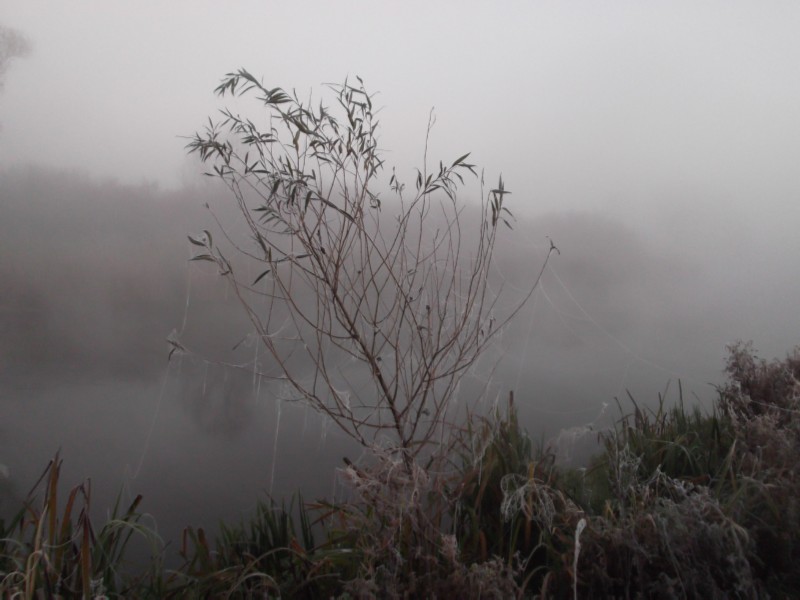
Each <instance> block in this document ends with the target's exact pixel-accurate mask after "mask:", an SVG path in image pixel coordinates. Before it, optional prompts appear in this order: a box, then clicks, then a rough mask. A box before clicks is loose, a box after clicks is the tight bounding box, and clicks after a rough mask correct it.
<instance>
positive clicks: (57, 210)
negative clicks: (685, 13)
mask: <svg viewBox="0 0 800 600" xmlns="http://www.w3.org/2000/svg"><path fill="white" fill-rule="evenodd" d="M0 194H2V196H1V197H2V219H0V279H1V280H2V282H3V297H2V306H0V331H2V337H0V358H1V362H0V365H2V367H1V368H2V371H1V372H0V411H2V414H0V422H1V423H2V427H0V463H2V464H3V465H5V466H6V467H7V469H8V474H9V478H8V481H6V482H5V488H4V489H5V493H4V496H3V510H4V511H7V510H9V509H10V507H12V506H15V505H16V504H15V502H16V501H18V500H19V499H20V497H23V496H24V495H25V493H26V492H27V491H28V489H29V487H30V486H31V485H32V483H33V482H34V481H35V479H36V478H37V477H38V475H39V473H40V472H41V470H42V469H43V468H44V467H45V465H46V464H47V461H48V460H49V459H50V458H51V457H52V456H53V454H54V453H55V452H56V451H57V450H60V452H61V456H62V457H63V458H64V474H63V480H64V481H67V482H70V483H74V484H77V483H78V482H79V481H81V480H82V479H83V478H86V477H91V478H92V481H93V486H94V489H95V506H96V507H108V506H110V505H111V504H112V503H113V500H114V498H115V496H116V494H117V493H118V492H119V491H120V489H123V497H124V498H128V499H130V498H132V497H133V496H135V495H136V494H138V493H141V494H143V495H144V498H145V503H144V505H143V508H144V509H145V510H147V511H149V512H150V513H152V514H153V516H154V517H155V518H156V520H157V523H158V526H159V530H160V532H161V533H162V535H164V537H165V538H167V539H178V537H177V536H178V535H179V532H180V530H181V528H182V527H184V526H186V525H198V524H202V525H204V526H207V527H208V526H211V527H212V528H213V524H214V523H216V522H217V521H218V519H221V518H226V519H234V520H236V519H238V518H239V517H240V516H243V515H247V514H248V511H249V510H250V509H251V508H252V507H253V505H254V503H255V500H256V498H258V497H259V495H262V497H263V495H264V494H266V493H270V492H271V493H272V494H273V495H275V496H276V497H283V496H288V495H291V494H292V493H293V492H295V491H298V490H302V491H303V492H304V493H305V494H306V496H307V497H317V496H326V497H329V498H330V497H332V496H334V495H336V494H341V493H343V490H342V488H341V487H340V486H338V484H337V480H336V468H337V467H339V466H340V465H341V464H342V463H341V461H342V457H343V456H349V457H351V458H353V459H354V460H357V459H358V458H360V457H359V454H358V453H359V450H358V449H357V448H354V447H353V445H352V444H351V443H349V442H348V441H347V440H346V439H345V438H344V437H343V435H342V434H341V433H339V432H338V431H336V429H335V428H334V427H333V426H331V425H330V424H328V423H324V422H321V421H320V419H319V418H318V417H317V416H316V415H315V414H314V413H312V412H311V411H309V410H308V409H306V408H304V407H302V406H298V405H296V404H294V403H291V402H287V401H281V400H280V398H281V397H286V396H285V394H283V396H282V390H281V389H280V386H276V385H275V384H269V383H266V382H262V381H259V380H258V379H257V378H254V377H253V375H252V373H251V369H250V368H248V365H251V364H252V361H253V360H254V359H256V358H257V357H256V356H255V352H256V346H255V344H254V341H253V339H252V337H248V336H249V334H251V333H252V329H251V327H250V326H249V324H248V322H247V321H246V319H245V317H244V314H243V312H242V311H241V309H240V307H239V306H238V303H237V302H236V301H235V299H234V298H233V295H232V294H231V293H230V290H227V289H226V286H225V284H224V282H223V281H222V280H221V279H220V278H219V277H218V276H217V275H216V274H215V273H214V271H213V269H208V268H207V267H208V265H202V264H198V263H190V262H189V261H188V258H189V257H190V256H191V250H190V245H189V243H188V241H186V235H187V234H190V233H197V232H198V231H200V230H201V229H203V228H210V227H213V226H214V225H213V220H212V219H211V217H210V213H209V211H208V210H206V209H205V208H204V204H205V203H209V204H210V205H211V207H212V209H214V210H216V211H221V212H219V214H223V215H224V214H226V213H225V211H226V210H227V209H226V208H225V207H226V206H228V207H230V204H231V203H230V199H229V198H228V197H227V195H226V193H225V191H224V190H221V189H219V188H217V187H214V186H207V187H202V186H195V187H191V188H185V189H181V190H176V191H159V190H158V189H157V188H156V187H154V186H131V185H120V184H116V183H111V182H98V181H96V180H93V179H91V178H89V177H87V176H83V175H78V174H75V173H67V172H61V171H55V170H50V169H45V168H33V167H31V168H19V169H7V170H5V171H3V172H2V174H0ZM514 227H515V229H514V230H513V231H506V232H504V234H503V236H502V238H501V242H500V244H499V246H498V250H497V269H496V273H495V279H496V282H497V291H498V292H500V293H502V295H503V297H507V298H508V299H509V300H510V299H513V298H514V296H515V295H517V294H521V293H523V291H524V289H525V288H526V286H527V285H529V284H530V282H531V281H532V280H533V277H534V276H535V272H536V271H537V270H538V268H539V266H540V265H541V260H542V258H543V256H544V253H545V252H546V250H547V248H549V244H550V239H552V240H554V241H556V243H557V245H558V247H559V249H560V251H561V254H560V255H556V256H554V257H553V259H552V263H551V265H552V267H551V268H550V269H548V271H547V272H546V273H545V277H544V278H543V280H542V283H541V287H540V288H539V290H538V291H537V292H536V294H535V295H534V297H533V298H532V300H531V302H530V303H529V305H528V306H527V307H526V308H525V309H524V310H523V311H522V313H520V315H519V316H518V317H517V319H516V320H515V321H514V322H513V324H512V326H511V327H509V328H508V329H507V330H506V331H504V332H502V334H501V335H500V336H499V337H498V339H497V342H496V343H495V344H494V345H493V346H492V347H491V348H490V349H489V350H488V352H487V356H486V360H484V361H482V362H481V363H480V364H478V365H477V366H476V367H475V369H474V370H473V371H472V372H471V373H470V376H469V379H468V380H467V382H466V383H465V385H464V386H463V389H464V395H463V397H465V398H466V394H469V393H473V394H474V393H475V392H474V390H482V391H483V392H484V394H485V404H484V407H486V408H488V407H490V406H492V405H493V404H495V403H499V404H501V405H503V404H504V403H505V402H506V399H507V396H508V393H509V391H511V390H514V392H515V401H516V405H517V406H518V407H519V411H520V416H521V421H522V424H523V426H524V427H525V428H527V429H528V431H529V432H530V433H531V434H532V435H533V436H534V437H535V438H536V439H543V440H549V441H550V443H552V444H554V447H556V448H557V449H558V451H559V453H560V456H561V458H562V459H565V460H579V459H581V458H585V456H586V453H587V452H588V451H589V450H590V449H591V447H592V444H593V443H594V441H595V439H596V431H597V430H598V429H601V428H602V427H604V426H606V425H607V424H608V422H609V419H610V418H614V417H615V416H616V415H617V413H616V410H617V409H616V407H615V404H614V398H615V397H620V398H624V397H625V395H626V393H627V391H630V393H631V394H632V395H633V396H634V397H635V398H636V400H637V402H640V403H642V404H652V403H654V402H655V401H656V400H657V394H658V393H659V392H661V391H663V390H664V389H665V386H667V385H669V386H671V390H672V396H671V397H672V398H673V399H675V398H676V395H675V394H676V393H677V382H678V379H680V380H681V382H682V385H683V391H684V395H685V398H686V399H687V400H689V401H693V400H696V401H699V402H701V403H703V404H704V405H706V406H709V405H710V403H711V402H712V401H713V397H714V393H713V392H714V390H713V387H712V385H710V384H714V383H718V382H720V381H721V369H722V366H723V360H724V356H725V354H724V346H725V345H726V344H728V343H731V342H733V341H735V339H737V338H740V337H754V338H755V339H756V342H757V345H758V344H761V347H762V348H764V347H766V352H772V353H777V354H782V353H783V352H785V351H786V350H788V349H789V347H791V343H792V336H793V335H794V333H793V332H792V331H785V330H784V329H785V328H782V326H781V324H782V323H790V322H792V319H793V318H794V316H793V315H794V313H793V312H791V310H790V309H791V306H793V302H794V301H796V300H797V299H800V295H798V289H797V286H796V284H791V283H788V284H787V281H786V279H785V277H784V274H782V273H781V272H775V273H774V274H773V275H772V276H769V274H768V273H759V276H760V282H759V287H758V289H751V288H749V287H748V286H741V287H740V288H738V292H739V293H740V295H739V296H731V295H730V294H731V286H732V283H731V281H732V278H731V277H730V276H729V275H727V274H726V273H724V272H723V273H719V272H715V270H714V269H715V268H717V266H718V265H714V263H713V261H710V260H706V261H705V262H704V261H703V260H700V259H698V258H697V257H691V256H686V255H682V254H680V253H674V252H670V251H669V247H666V246H664V245H659V242H658V240H654V239H648V238H647V237H644V236H642V235H640V234H638V233H637V231H636V230H635V229H634V228H632V227H631V226H629V225H626V224H625V223H623V222H622V221H620V220H615V219H613V218H611V217H608V216H602V215H599V214H597V213H591V212H583V213H581V212H571V213H566V212H565V213H550V214H545V215H542V216H540V217H538V218H535V219H531V218H527V217H525V218H520V219H519V220H518V221H517V222H516V223H515V224H514ZM747 268H749V267H748V266H747V265H746V264H745V265H743V266H742V269H743V270H744V269H747ZM733 279H735V278H733ZM775 288H779V289H781V290H782V291H783V293H784V294H786V295H788V297H783V298H771V297H770V298H768V301H769V302H770V303H771V305H772V306H773V307H775V311H773V312H772V313H770V314H766V315H765V314H764V312H763V311H762V310H758V306H759V303H760V302H763V301H766V300H765V299H764V298H762V296H761V295H762V294H769V293H770V290H772V289H775ZM781 308H783V309H784V310H786V311H787V312H785V313H782V312H781ZM748 315H752V320H750V318H748ZM765 324H766V326H767V329H768V330H769V331H770V332H771V335H770V336H761V337H760V338H759V337H758V335H759V331H760V330H762V329H763V328H764V327H765ZM769 326H772V329H769ZM173 331H178V332H180V334H181V335H180V339H181V342H182V343H184V344H185V345H186V347H187V348H189V349H190V350H191V352H189V353H177V354H176V355H174V356H173V357H172V359H171V360H170V361H167V355H168V345H167V343H166V338H167V337H168V336H169V335H170V334H171V332H173ZM781 332H782V335H781ZM781 343H784V344H785V347H784V348H781V347H780V344H781ZM768 356H769V354H768ZM232 365H239V367H237V366H232ZM624 405H625V403H624V401H623V406H624ZM276 436H277V437H276ZM98 510H103V509H98Z"/></svg>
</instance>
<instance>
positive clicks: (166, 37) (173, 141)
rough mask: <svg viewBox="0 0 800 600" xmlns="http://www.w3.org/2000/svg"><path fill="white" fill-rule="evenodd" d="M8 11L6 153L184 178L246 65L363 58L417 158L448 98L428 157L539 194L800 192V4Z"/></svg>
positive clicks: (549, 204) (270, 69)
mask: <svg viewBox="0 0 800 600" xmlns="http://www.w3.org/2000/svg"><path fill="white" fill-rule="evenodd" d="M0 22H2V23H4V24H6V25H7V26H11V27H14V28H17V29H19V30H20V31H22V32H23V33H25V34H26V35H27V36H28V38H29V39H30V41H31V42H32V44H33V48H34V50H33V54H32V55H31V56H30V57H28V58H26V59H24V60H20V61H17V62H16V64H14V65H13V66H12V68H11V69H10V70H9V72H8V74H7V85H6V90H5V93H4V95H3V97H2V104H1V108H0V120H2V123H3V132H2V136H1V137H0V161H2V163H4V164H8V163H19V162H36V163H46V164H50V165H57V166H59V167H69V168H73V167H74V168H80V169H84V170H86V171H87V172H89V173H91V174H97V175H100V176H102V177H114V178H118V179H120V180H123V181H129V182H141V181H142V180H148V181H149V180H154V181H158V182H159V183H161V184H163V185H167V186H174V185H176V184H178V183H179V182H181V181H182V180H183V179H182V178H183V177H185V176H186V170H187V169H186V161H185V159H184V153H183V150H182V147H183V144H184V142H183V141H182V140H181V139H180V138H179V137H178V136H180V135H187V134H190V133H192V132H193V131H195V130H196V129H197V128H198V127H199V126H200V125H201V124H202V123H203V120H204V118H205V117H206V116H207V115H208V114H211V113H213V111H214V110H215V108H216V107H217V106H219V103H218V102H217V100H216V99H215V98H214V97H213V95H212V93H211V90H212V89H213V88H214V87H215V85H216V84H217V82H218V81H219V79H220V77H221V76H222V75H223V74H224V73H226V72H229V71H231V70H234V69H237V68H239V67H246V68H247V69H249V70H250V71H251V72H253V73H254V74H257V75H259V76H263V77H264V79H265V82H266V83H267V84H268V85H270V86H273V85H275V86H282V87H285V88H297V89H298V90H299V91H301V92H304V93H305V92H307V91H309V90H311V89H317V88H318V87H319V85H320V84H321V83H322V82H330V81H339V80H341V79H343V78H344V77H345V76H347V75H348V74H349V75H360V76H361V77H362V78H364V80H365V81H366V83H367V85H368V87H369V88H370V89H372V90H376V91H380V93H381V95H380V98H379V103H380V104H381V105H383V106H384V107H385V108H384V113H383V116H382V123H383V124H384V135H383V140H384V147H385V148H386V149H388V150H390V151H391V152H392V154H393V156H392V157H391V158H396V162H398V163H399V164H400V165H406V164H408V165H409V166H410V165H411V164H414V163H416V162H419V161H418V159H419V157H420V155H421V152H422V142H423V135H424V130H425V126H426V120H427V112H428V110H429V109H430V108H431V107H432V106H435V107H436V111H437V114H438V125H437V128H436V131H435V134H434V139H433V142H434V144H433V153H434V154H435V155H438V154H441V155H443V156H451V155H456V156H458V155H460V154H461V153H463V152H465V151H472V152H473V153H474V158H475V159H476V160H477V162H478V163H479V164H480V165H482V166H485V167H486V168H487V172H489V173H495V172H499V171H501V170H502V171H503V172H504V174H505V176H506V179H507V181H508V182H509V186H510V187H511V188H512V189H513V190H517V191H519V196H518V201H519V202H525V203H530V204H531V205H532V206H533V205H535V207H536V210H541V209H542V208H555V207H557V208H565V207H567V208H580V209H584V208H587V207H589V208H601V209H614V210H616V209H619V210H625V211H627V212H641V211H647V210H649V208H652V206H651V205H652V202H650V201H651V199H652V196H653V195H654V194H658V193H663V192H664V191H665V190H670V191H672V192H673V193H674V194H675V195H680V194H681V193H685V192H686V191H687V190H692V189H696V188H698V187H702V188H704V189H708V190H709V192H711V193H709V194H708V198H707V199H706V200H707V201H708V202H715V203H716V202H718V203H720V204H715V208H720V209H722V208H724V207H726V206H728V207H729V206H730V204H734V205H735V206H734V208H735V209H739V208H742V206H743V205H744V206H745V207H749V205H750V204H751V203H753V202H755V201H756V200H758V201H760V202H768V203H772V202H779V201H780V202H783V204H782V206H784V207H785V208H788V207H789V206H793V205H796V204H797V203H796V202H795V201H794V200H793V199H792V198H791V196H792V194H795V196H796V192H797V191H798V187H800V170H799V169H797V168H795V167H796V165H797V162H798V157H799V156H800V108H798V107H800V36H798V35H797V31H798V27H800V5H799V4H797V3H796V2H757V3H755V2H746V3H744V2H668V3H641V2H603V3H583V2H484V3H475V2H424V3H423V2H413V1H410V2H409V1H406V2H302V1H301V2H268V1H260V2H256V1H250V2H225V3H219V2H199V1H191V2H189V1H184V2H180V1H174V2H151V1H138V2H124V3H123V2H107V1H97V2H91V1H83V0H78V1H75V2H68V3H64V2H45V1H37V0H33V1H32V0H4V2H3V3H2V5H0ZM713 196H717V197H713ZM719 196H721V197H719ZM678 202H680V200H678ZM723 203H724V204H723ZM648 205H650V206H649V208H648ZM793 210H794V212H793V213H792V216H794V217H797V215H798V212H797V210H796V209H793Z"/></svg>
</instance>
